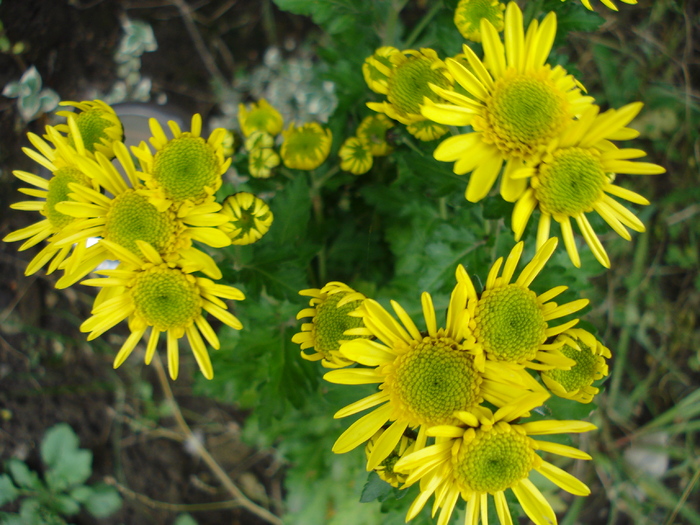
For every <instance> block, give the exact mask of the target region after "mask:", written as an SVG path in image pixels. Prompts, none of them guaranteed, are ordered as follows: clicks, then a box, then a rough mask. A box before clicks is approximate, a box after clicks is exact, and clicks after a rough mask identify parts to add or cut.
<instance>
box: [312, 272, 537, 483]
mask: <svg viewBox="0 0 700 525" xmlns="http://www.w3.org/2000/svg"><path fill="white" fill-rule="evenodd" d="M462 271H464V270H463V269H462ZM421 302H422V306H423V315H424V317H425V323H426V327H427V330H426V331H420V330H419V329H418V328H417V327H416V325H415V324H414V323H413V321H412V320H411V318H410V317H409V316H408V314H407V313H406V311H405V310H404V309H403V308H402V307H401V306H400V305H399V304H398V303H397V302H395V301H392V302H391V306H392V307H393V309H394V311H395V312H396V315H397V316H398V317H399V319H400V320H401V323H399V322H397V321H396V320H395V319H394V317H392V315H391V314H389V312H387V311H386V310H385V309H384V308H383V307H382V306H381V305H380V304H379V303H377V302H376V301H374V300H372V299H367V300H365V301H364V303H363V304H362V307H361V308H360V311H359V313H360V314H361V315H362V318H363V320H364V323H365V328H360V329H356V330H348V331H346V332H345V333H346V334H357V335H367V336H370V337H374V338H376V339H377V340H376V341H375V340H370V339H355V340H353V341H349V342H346V343H343V345H342V346H341V347H340V353H341V355H343V356H344V357H345V358H347V359H348V360H349V361H354V362H357V363H358V364H359V365H364V366H362V367H356V368H346V369H342V370H334V371H332V372H328V373H327V374H326V375H325V376H324V379H326V380H327V381H329V382H331V383H339V384H346V385H357V384H373V383H376V384H379V389H378V392H376V393H375V394H372V395H370V396H368V397H366V398H364V399H361V400H359V401H357V402H355V403H352V404H350V405H348V406H346V407H345V408H343V409H342V410H339V411H338V412H336V414H335V416H334V417H336V418H341V417H347V416H350V415H353V414H357V413H358V412H361V411H363V410H366V409H368V408H374V407H376V408H374V410H372V412H370V413H369V414H366V415H364V416H363V417H361V418H360V419H358V420H357V421H355V422H354V423H353V424H352V425H350V427H349V428H348V429H347V430H346V431H345V432H343V433H342V434H341V436H340V437H339V438H338V439H337V440H336V442H335V444H334V445H333V452H335V453H337V454H342V453H345V452H349V451H350V450H352V449H354V448H355V447H357V446H358V445H360V444H362V443H364V442H365V441H367V440H368V439H370V438H371V437H372V436H373V435H374V434H375V433H376V432H377V431H378V430H379V429H380V428H382V427H383V426H384V425H386V424H387V423H390V426H389V427H388V428H387V429H386V431H385V432H384V433H383V434H382V436H381V437H380V438H379V439H377V441H376V443H375V444H374V448H373V449H372V453H371V454H370V457H369V459H368V461H367V469H368V470H373V469H375V468H376V467H377V466H378V465H380V464H381V463H382V461H384V460H385V459H386V458H387V457H389V455H390V454H391V453H392V451H393V450H394V449H395V447H396V445H397V444H398V443H399V441H400V439H401V437H402V436H403V435H404V433H405V432H406V430H407V429H409V428H411V429H414V430H415V429H417V430H418V437H417V439H416V444H415V450H420V449H421V448H423V447H424V446H425V443H426V434H425V430H426V429H427V428H428V427H431V426H435V425H441V424H453V423H455V422H456V420H455V418H454V413H455V411H459V410H469V409H472V408H474V407H476V406H478V405H479V404H481V403H482V402H483V401H488V402H489V403H492V404H494V405H496V406H502V405H504V404H506V403H508V402H509V401H511V400H513V399H514V398H517V397H519V396H521V395H523V394H525V393H527V391H528V390H535V391H543V389H542V387H541V386H540V385H539V384H538V383H537V381H535V380H534V378H532V377H531V376H530V375H529V374H528V373H527V371H525V370H524V369H523V368H522V367H518V366H511V365H510V364H509V363H501V362H497V361H492V360H484V359H483V353H482V354H479V353H478V352H475V351H474V346H475V341H474V337H473V336H472V335H471V333H470V332H469V329H468V319H469V312H468V311H467V309H466V303H467V286H466V285H465V284H464V283H463V282H458V283H457V285H456V286H455V288H454V290H453V292H452V296H451V298H450V304H449V307H448V310H447V324H446V328H438V327H437V322H436V318H435V308H434V306H433V302H432V299H431V297H430V294H428V293H426V292H424V293H423V295H422V296H421Z"/></svg>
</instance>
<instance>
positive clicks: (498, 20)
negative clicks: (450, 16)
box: [454, 0, 506, 42]
mask: <svg viewBox="0 0 700 525" xmlns="http://www.w3.org/2000/svg"><path fill="white" fill-rule="evenodd" d="M505 9H506V6H505V5H504V4H502V3H501V2H499V1H498V0H459V4H457V9H455V19H454V20H455V25H456V26H457V29H459V32H460V33H461V34H462V36H463V37H464V38H466V39H467V40H471V41H473V42H481V19H482V18H483V19H485V20H488V21H489V22H491V25H492V26H493V27H494V28H495V29H496V31H498V32H499V33H500V32H501V31H503V11H505Z"/></svg>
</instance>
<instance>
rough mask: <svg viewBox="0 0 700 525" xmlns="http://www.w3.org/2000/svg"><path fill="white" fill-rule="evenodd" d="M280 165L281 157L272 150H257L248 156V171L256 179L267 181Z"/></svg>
mask: <svg viewBox="0 0 700 525" xmlns="http://www.w3.org/2000/svg"><path fill="white" fill-rule="evenodd" d="M279 165H280V156H279V155H278V154H277V153H276V152H275V150H273V149H272V148H257V149H254V150H253V151H251V152H250V154H249V155H248V171H249V172H250V174H251V175H252V176H253V177H255V178H256V179H267V178H269V177H271V176H272V170H273V169H274V168H276V167H277V166H279Z"/></svg>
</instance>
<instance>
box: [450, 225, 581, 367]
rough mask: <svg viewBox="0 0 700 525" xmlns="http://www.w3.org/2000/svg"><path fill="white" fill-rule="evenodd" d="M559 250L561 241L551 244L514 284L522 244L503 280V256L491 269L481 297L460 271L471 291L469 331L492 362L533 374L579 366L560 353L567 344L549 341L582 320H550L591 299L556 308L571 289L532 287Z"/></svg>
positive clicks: (510, 262) (504, 270) (507, 265)
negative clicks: (557, 300)
mask: <svg viewBox="0 0 700 525" xmlns="http://www.w3.org/2000/svg"><path fill="white" fill-rule="evenodd" d="M556 246H557V239H556V238H552V239H550V240H549V241H547V242H546V243H545V244H544V245H543V246H542V248H540V249H539V250H538V251H537V253H536V254H535V256H534V257H533V258H532V261H530V262H529V263H528V264H527V266H525V268H523V270H522V272H521V273H520V276H519V277H518V278H517V279H516V280H515V282H511V279H512V278H513V274H514V273H515V269H516V267H517V265H518V261H519V260H520V256H521V255H522V252H523V243H522V242H520V243H518V244H516V245H515V247H514V248H513V250H512V251H511V252H510V255H508V259H507V260H506V262H505V266H503V273H502V274H501V275H500V276H499V275H498V274H499V272H500V270H501V266H502V264H503V257H501V258H499V259H498V260H497V261H496V262H495V264H494V265H493V266H492V267H491V271H489V275H488V278H487V279H486V286H485V287H484V291H483V292H482V293H481V295H477V293H476V291H475V289H474V285H473V284H472V282H471V279H470V278H469V276H468V275H467V273H466V271H460V272H458V273H457V279H458V280H459V281H460V282H463V283H464V284H465V286H466V287H467V289H468V290H469V291H468V306H467V308H468V310H469V313H470V320H469V327H470V329H471V330H472V332H473V333H474V337H475V338H476V347H477V349H478V350H479V351H483V352H484V353H485V354H486V358H487V359H488V360H493V361H497V362H509V363H516V364H518V365H521V366H524V367H526V368H531V369H534V370H549V369H552V368H563V369H568V368H571V367H572V366H573V365H574V364H575V361H572V360H571V359H569V358H568V357H565V356H564V355H563V354H562V353H561V352H560V351H559V349H560V348H561V347H562V346H564V344H565V343H564V341H563V340H560V341H558V342H555V343H551V344H546V341H547V339H548V338H550V337H554V336H555V335H558V334H560V333H562V332H565V331H566V330H568V329H569V328H571V327H573V326H574V325H575V324H576V323H578V319H574V320H572V321H569V322H567V323H564V324H562V325H559V326H553V327H550V326H549V321H552V320H554V319H558V318H560V317H564V316H567V315H569V314H572V313H574V312H577V311H579V310H581V309H582V308H583V307H585V306H586V305H587V304H588V299H578V300H576V301H572V302H570V303H566V304H562V305H557V304H556V303H555V302H554V301H552V299H554V298H555V297H556V296H558V295H560V294H561V293H562V292H564V291H565V290H566V289H567V287H566V286H557V287H555V288H552V289H551V290H549V291H547V292H545V293H543V294H540V295H539V296H538V295H537V294H536V293H535V292H533V291H532V290H530V288H529V286H530V284H531V283H532V281H533V280H534V279H535V277H537V275H538V274H539V273H540V271H541V270H542V268H543V267H544V265H545V264H546V263H547V261H548V260H549V258H550V257H551V256H552V253H553V252H554V249H555V248H556Z"/></svg>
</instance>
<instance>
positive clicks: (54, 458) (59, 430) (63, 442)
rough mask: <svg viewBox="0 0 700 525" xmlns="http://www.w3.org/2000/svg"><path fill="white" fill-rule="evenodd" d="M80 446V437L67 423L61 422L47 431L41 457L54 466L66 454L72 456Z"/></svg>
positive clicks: (49, 465) (41, 448)
mask: <svg viewBox="0 0 700 525" xmlns="http://www.w3.org/2000/svg"><path fill="white" fill-rule="evenodd" d="M79 447H80V439H78V436H77V435H76V433H75V432H74V431H73V429H72V428H71V427H70V425H68V424H67V423H59V424H57V425H54V426H53V427H51V428H50V429H48V430H47V431H46V433H45V434H44V438H43V439H42V440H41V447H40V451H41V459H42V461H43V462H44V464H45V465H46V466H47V467H49V468H53V467H54V466H56V465H57V464H58V463H59V462H60V461H61V458H62V457H64V456H71V455H72V454H73V453H74V452H75V451H77V450H78V449H79Z"/></svg>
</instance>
